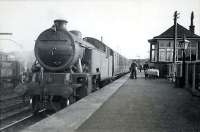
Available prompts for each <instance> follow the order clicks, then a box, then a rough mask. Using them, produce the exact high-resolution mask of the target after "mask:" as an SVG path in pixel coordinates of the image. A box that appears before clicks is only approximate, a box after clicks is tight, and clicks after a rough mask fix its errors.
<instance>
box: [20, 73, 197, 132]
mask: <svg viewBox="0 0 200 132" xmlns="http://www.w3.org/2000/svg"><path fill="white" fill-rule="evenodd" d="M118 87H119V89H118ZM199 110H200V99H199V98H197V97H193V96H192V95H191V94H190V93H189V92H188V91H186V90H185V89H180V88H174V87H173V85H172V84H171V83H170V82H169V81H167V80H165V79H144V77H143V74H139V75H138V79H129V75H126V76H125V77H122V78H121V79H119V80H117V81H116V82H114V83H112V84H110V85H108V86H106V88H104V89H102V90H100V91H97V92H95V93H93V94H91V95H89V96H88V97H86V98H84V99H82V100H80V101H79V102H77V103H75V104H74V105H72V106H70V107H68V108H66V109H64V110H62V111H60V112H58V113H56V114H54V115H52V116H50V117H49V118H47V119H44V120H43V121H41V122H38V123H36V124H35V125H33V126H31V127H29V128H27V129H26V130H24V131H23V132H36V131H37V132H73V131H76V132H193V131H195V132H198V131H200V112H199Z"/></svg>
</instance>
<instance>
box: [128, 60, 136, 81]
mask: <svg viewBox="0 0 200 132" xmlns="http://www.w3.org/2000/svg"><path fill="white" fill-rule="evenodd" d="M136 67H137V64H136V63H135V62H132V64H131V67H130V70H131V76H130V78H131V79H134V78H135V79H137V71H136Z"/></svg>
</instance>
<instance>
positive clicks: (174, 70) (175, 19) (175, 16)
mask: <svg viewBox="0 0 200 132" xmlns="http://www.w3.org/2000/svg"><path fill="white" fill-rule="evenodd" d="M178 15H179V13H178V12H177V11H175V12H174V45H173V80H175V85H176V81H177V80H176V40H177V19H178V18H179V16H178Z"/></svg>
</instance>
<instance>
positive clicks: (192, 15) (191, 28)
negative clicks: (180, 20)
mask: <svg viewBox="0 0 200 132" xmlns="http://www.w3.org/2000/svg"><path fill="white" fill-rule="evenodd" d="M193 21H194V12H193V11H192V13H191V18H190V22H191V23H190V31H191V32H192V33H193V34H194V28H195V26H194V22H193Z"/></svg>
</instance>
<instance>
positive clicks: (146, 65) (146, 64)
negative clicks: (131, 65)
mask: <svg viewBox="0 0 200 132" xmlns="http://www.w3.org/2000/svg"><path fill="white" fill-rule="evenodd" d="M143 69H144V76H145V79H146V78H147V76H148V75H147V70H148V69H149V65H148V63H145V64H144V65H143Z"/></svg>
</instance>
